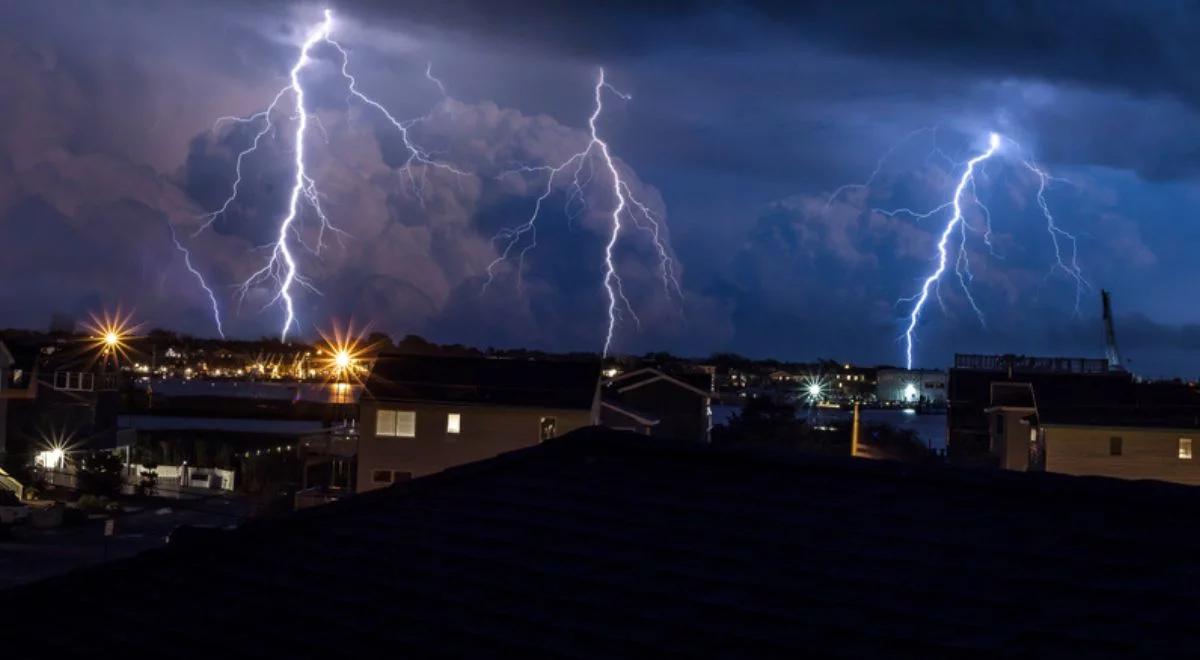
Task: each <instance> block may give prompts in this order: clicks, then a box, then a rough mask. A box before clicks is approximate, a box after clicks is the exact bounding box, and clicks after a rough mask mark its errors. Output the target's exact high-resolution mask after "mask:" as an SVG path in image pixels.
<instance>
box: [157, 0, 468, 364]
mask: <svg viewBox="0 0 1200 660" xmlns="http://www.w3.org/2000/svg"><path fill="white" fill-rule="evenodd" d="M332 33H333V12H331V11H330V10H325V12H324V20H323V21H322V22H321V23H320V24H319V25H317V26H316V27H314V28H313V29H311V30H310V31H309V32H308V33H307V35H306V37H305V40H304V42H303V43H302V44H301V46H300V52H299V55H298V56H297V58H296V60H295V62H294V63H293V65H292V67H291V69H290V70H289V72H288V84H287V85H286V86H285V87H283V88H282V89H280V90H279V91H278V92H277V93H276V94H275V95H274V97H273V98H272V99H271V102H270V103H269V104H268V105H267V107H266V108H265V109H264V110H261V111H259V112H256V113H254V114H251V115H249V116H246V117H222V118H220V119H218V120H217V122H216V124H215V125H214V129H216V128H219V127H220V125H221V124H223V123H227V122H229V123H237V124H248V125H253V126H257V127H258V128H257V130H256V132H255V133H254V137H253V139H252V141H251V143H250V145H249V146H248V147H246V148H245V149H243V150H242V151H240V152H239V153H238V155H237V158H236V161H235V165H234V175H235V177H234V182H233V185H232V187H231V190H230V193H229V195H228V196H227V197H226V198H225V200H224V202H223V203H222V204H221V205H220V206H219V207H218V208H216V209H215V210H213V211H212V212H210V213H207V214H205V215H204V216H203V219H204V222H203V224H202V225H201V226H200V228H199V229H198V230H197V232H196V234H199V233H200V232H203V231H204V230H206V229H208V228H209V227H211V226H212V224H213V223H214V222H215V221H216V220H217V218H219V217H221V216H222V215H224V214H226V213H228V212H229V210H230V208H231V206H232V205H233V204H234V203H235V201H236V200H237V198H238V194H239V190H240V187H241V183H242V166H243V164H244V163H245V160H246V159H247V158H248V157H250V156H251V155H252V154H254V153H255V152H256V151H257V150H258V148H259V146H260V145H261V143H262V140H263V138H264V137H266V136H267V135H269V134H270V133H271V132H272V131H274V130H275V129H276V127H277V123H276V115H277V114H278V113H279V112H280V111H281V106H282V104H283V102H284V100H285V99H287V98H290V99H291V100H292V115H291V119H292V120H293V121H294V122H295V126H294V128H295V130H294V133H293V137H292V160H293V163H292V166H293V173H292V181H291V186H290V188H289V191H288V197H287V206H286V209H287V210H286V213H285V214H284V216H283V217H282V218H281V219H280V220H279V224H278V227H277V230H276V232H275V238H274V241H273V242H272V243H270V244H269V245H267V246H266V249H267V250H268V254H269V257H268V258H267V260H266V263H265V264H263V265H262V266H261V267H260V268H258V269H257V270H255V271H254V272H253V273H251V274H250V276H249V277H248V278H246V280H244V281H243V282H242V283H241V284H239V285H238V286H237V291H238V294H239V299H244V298H245V296H246V295H247V293H248V292H249V291H250V289H251V288H253V287H256V286H259V285H262V284H264V283H266V282H272V283H273V289H274V292H275V293H274V296H273V297H272V298H271V300H270V301H269V302H268V303H267V304H268V305H272V304H275V303H281V304H282V307H283V310H284V320H283V325H282V327H281V329H280V337H281V338H282V339H284V340H286V339H287V335H288V333H289V332H290V331H291V330H292V329H293V328H294V327H298V325H297V324H298V322H297V319H296V301H295V296H296V292H295V287H296V286H300V287H304V288H307V289H309V290H310V291H313V292H314V293H318V294H319V293H320V292H319V291H318V290H317V289H316V287H315V286H313V284H312V283H311V282H310V281H309V279H308V278H306V277H305V276H304V275H302V274H301V273H300V271H299V264H298V262H297V258H298V255H297V254H296V253H295V251H294V248H293V245H292V241H295V243H296V244H298V245H299V246H300V247H303V248H305V249H306V250H308V251H310V252H312V253H314V254H316V255H318V256H319V255H320V254H321V251H322V250H323V249H324V248H325V236H326V233H327V232H329V233H333V234H335V235H336V236H337V237H338V239H339V240H340V239H342V238H343V237H346V236H348V234H346V232H344V231H342V230H341V229H339V228H338V227H337V226H336V225H334V224H333V223H332V222H331V221H330V219H329V217H328V216H327V215H326V214H325V210H324V208H323V207H322V204H321V199H322V195H321V192H320V190H319V189H318V188H317V183H316V181H315V179H314V178H313V177H312V175H310V174H309V171H308V163H307V161H306V156H307V143H306V138H307V134H308V128H309V124H310V122H311V123H312V124H314V125H316V126H317V127H318V128H321V129H322V131H324V129H323V127H321V125H320V121H319V120H318V119H317V116H316V115H315V114H313V113H312V110H311V109H310V108H309V107H308V106H307V105H306V97H305V89H304V84H303V81H302V80H301V74H302V73H303V72H304V71H305V69H306V68H307V67H309V65H311V64H312V63H313V62H314V61H315V58H314V55H313V51H314V49H316V48H318V46H320V45H322V44H324V45H327V46H330V47H332V48H334V49H336V50H337V52H338V54H339V56H340V58H341V65H340V68H339V72H340V73H341V76H342V78H343V79H344V80H345V81H346V82H347V85H348V92H349V94H348V98H350V99H355V100H357V101H360V102H362V103H363V104H365V105H367V106H369V107H371V108H373V109H374V110H376V111H378V112H379V113H380V114H382V115H383V117H384V118H385V119H387V121H388V122H389V123H390V124H391V125H392V126H393V127H394V128H395V129H396V130H397V131H398V132H399V134H400V137H401V139H402V141H403V144H404V146H405V148H406V149H407V150H408V152H409V158H408V160H407V161H406V162H405V163H404V165H403V166H402V167H401V168H400V170H401V172H402V173H404V175H406V176H407V178H408V180H409V181H410V182H411V184H412V186H413V188H414V190H415V191H416V192H417V194H418V195H422V194H423V188H424V184H425V180H426V172H427V170H428V169H429V168H436V169H441V170H445V171H447V172H451V173H454V174H458V175H463V174H466V173H465V172H463V171H462V170H459V169H458V168H455V167H453V166H451V165H447V164H445V163H441V162H439V161H437V160H435V159H434V158H433V157H432V156H430V154H429V153H428V152H426V151H424V150H423V149H421V148H420V147H418V146H417V145H416V144H415V143H414V142H413V140H412V139H411V135H410V129H411V128H412V126H413V125H414V124H415V123H417V122H419V121H421V120H422V119H424V118H418V119H414V120H406V121H405V120H400V119H397V118H396V117H395V116H394V115H392V113H391V112H390V111H388V109H387V108H386V107H384V106H383V105H382V104H381V103H379V102H378V101H376V100H375V99H373V98H371V97H369V96H367V95H366V94H365V93H363V92H362V91H360V90H359V88H358V81H357V80H356V79H355V77H354V76H353V75H352V74H351V73H350V70H349V66H350V55H349V52H348V51H347V50H346V49H345V48H344V47H343V46H342V45H341V44H340V43H338V42H337V41H335V40H334V39H333V38H332V36H331V35H332ZM425 75H426V77H427V78H428V79H429V80H430V81H432V82H434V83H435V84H436V85H437V87H438V89H439V90H441V91H442V92H443V93H444V92H445V86H444V85H442V83H441V81H440V80H438V79H437V78H435V77H434V76H433V69H432V64H430V65H429V66H428V67H427V68H426V71H425ZM418 166H420V167H421V170H420V173H419V174H418V173H416V172H414V169H415V168H416V167H418ZM306 209H307V210H308V211H309V212H310V213H311V214H312V215H313V216H315V219H316V221H317V223H318V225H317V236H316V242H315V244H309V243H307V242H305V240H304V238H303V237H302V235H301V233H300V225H301V224H302V222H303V212H304V211H305V210H306ZM175 243H176V247H177V248H178V249H180V250H181V251H183V252H184V254H185V260H186V261H187V265H188V269H189V270H190V271H192V273H193V274H194V275H195V276H196V277H197V279H198V280H199V281H200V282H201V286H202V287H203V288H204V289H205V291H206V292H207V293H209V297H210V299H211V300H212V301H213V314H214V320H215V322H216V324H217V327H218V331H222V329H221V318H220V310H219V308H218V305H217V304H216V296H215V295H213V293H212V289H211V287H209V286H208V284H207V283H206V282H204V278H203V276H202V275H201V274H200V273H199V271H198V270H197V269H195V268H193V267H192V265H191V263H190V258H189V255H188V253H187V251H186V249H185V248H184V247H183V246H182V245H181V244H180V243H179V241H178V240H176V241H175Z"/></svg>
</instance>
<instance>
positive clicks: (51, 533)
mask: <svg viewBox="0 0 1200 660" xmlns="http://www.w3.org/2000/svg"><path fill="white" fill-rule="evenodd" d="M249 508H250V507H249V505H248V504H247V503H246V502H245V501H244V500H241V499H238V498H235V497H231V496H226V495H220V496H206V497H203V498H196V499H173V500H169V501H165V500H164V501H162V502H160V503H157V504H152V505H149V506H146V507H145V508H142V509H141V510H139V511H136V512H128V513H122V514H120V515H119V516H118V517H117V518H116V525H115V530H114V535H113V536H111V537H109V538H108V539H107V542H106V539H105V536H104V521H103V520H88V521H87V522H86V523H84V524H81V525H70V526H63V527H58V528H54V529H33V528H32V527H30V526H28V525H22V526H19V527H17V528H15V529H14V530H13V533H12V535H11V536H10V537H8V538H0V590H3V589H5V588H7V587H12V586H16V585H18V584H24V583H27V582H33V581H35V580H40V579H43V578H46V577H50V576H52V575H57V574H59V573H65V572H67V571H70V570H73V569H75V568H79V567H82V566H87V565H91V564H98V563H102V562H104V561H106V560H113V559H120V558H123V557H131V556H133V555H136V554H139V553H141V552H145V551H146V550H150V549H152V548H158V547H161V546H163V545H165V543H166V537H167V535H168V534H169V533H170V532H171V530H174V529H175V528H176V527H179V526H180V525H200V526H217V527H224V526H227V525H231V524H237V523H240V522H241V521H242V520H244V519H245V516H246V514H247V513H248V511H249ZM106 544H107V549H106V547H105V546H106Z"/></svg>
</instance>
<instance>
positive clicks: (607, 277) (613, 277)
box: [483, 68, 683, 356]
mask: <svg viewBox="0 0 1200 660" xmlns="http://www.w3.org/2000/svg"><path fill="white" fill-rule="evenodd" d="M606 91H607V92H609V93H611V94H613V95H614V96H616V97H617V98H620V99H622V100H625V101H628V100H630V98H631V97H630V96H629V95H628V94H625V93H623V92H621V91H620V90H618V89H617V88H615V87H613V86H612V85H611V84H610V83H608V82H607V80H606V78H605V73H604V69H603V68H601V69H600V71H599V74H598V75H597V78H596V84H595V86H594V87H593V95H594V100H595V104H594V106H593V108H592V114H591V115H590V116H589V117H588V132H589V136H590V139H589V140H588V142H587V144H586V145H585V146H584V147H583V149H582V150H581V151H578V152H576V153H574V154H572V155H571V156H570V157H568V158H567V159H566V160H564V161H562V162H561V163H559V164H557V165H540V166H528V167H521V168H518V169H516V170H514V171H512V172H506V173H505V174H504V175H502V176H506V175H510V174H543V175H545V177H546V182H545V187H544V188H542V189H541V193H540V194H539V195H538V197H537V199H536V200H535V202H534V206H533V211H532V212H531V214H530V216H529V219H528V220H526V221H525V222H523V223H521V224H519V225H517V226H515V227H510V228H507V229H504V230H501V231H500V233H498V234H497V235H496V236H495V237H494V238H493V239H492V240H493V242H499V243H500V244H502V245H503V248H501V250H500V254H499V255H498V256H497V257H496V259H495V260H494V261H492V263H490V264H488V267H487V280H486V281H485V282H484V285H483V290H484V292H486V291H487V289H488V287H489V286H490V285H491V284H492V282H493V281H495V278H496V269H497V267H498V266H499V265H500V264H501V263H502V262H504V261H506V260H507V259H508V258H509V256H510V255H511V254H512V252H513V250H514V249H515V248H517V247H518V246H519V245H521V244H522V242H524V245H523V246H522V247H521V248H520V250H519V252H518V258H517V266H516V271H517V283H518V287H519V286H520V282H521V276H522V273H523V271H524V267H525V255H526V254H527V253H528V252H529V251H530V250H532V249H533V248H534V247H536V246H537V221H538V218H539V217H540V215H541V213H542V209H543V207H544V206H545V202H546V200H547V199H548V198H549V197H550V196H551V194H553V192H554V184H555V182H556V180H557V179H558V177H559V175H562V174H563V173H564V172H566V173H569V175H570V183H569V185H568V195H567V201H566V204H565V210H566V213H567V216H568V218H572V217H573V216H574V213H573V212H572V211H571V206H572V204H573V203H576V202H578V203H580V204H581V205H583V206H586V202H585V201H584V200H585V197H584V188H585V187H586V186H587V185H588V184H589V183H590V182H591V180H592V177H593V175H594V170H593V168H595V167H596V165H595V164H593V159H596V161H597V162H598V164H599V167H600V168H601V169H602V170H603V171H604V172H605V173H606V174H607V176H608V180H609V182H610V185H611V186H612V188H611V192H612V199H613V206H612V209H611V210H610V211H609V213H608V216H609V218H610V220H611V229H610V231H609V235H608V241H607V243H606V244H605V246H604V278H603V280H602V285H603V287H604V290H605V293H606V294H607V298H608V307H607V313H608V325H607V329H606V332H605V336H604V350H603V355H604V356H608V354H609V351H610V350H611V349H612V343H613V335H614V333H615V332H616V326H617V323H618V322H619V321H620V320H621V319H622V317H623V316H624V315H625V314H628V315H629V316H630V318H632V319H633V320H634V322H635V323H636V324H637V325H639V326H640V325H641V320H640V319H639V318H638V316H637V313H636V312H635V311H634V309H633V305H632V304H631V303H630V301H629V298H628V297H626V295H625V290H624V286H623V283H622V280H621V276H620V274H619V273H618V272H617V267H616V263H615V261H614V253H615V251H616V248H617V245H618V243H619V242H620V240H621V233H622V230H623V229H624V222H623V219H628V220H629V221H631V222H632V223H633V225H634V227H636V228H638V229H641V230H643V231H644V232H646V233H647V234H648V235H649V236H650V240H651V241H652V242H653V245H654V248H655V250H656V252H657V253H658V260H659V273H660V276H661V279H662V284H663V289H664V291H665V293H666V295H667V296H668V297H671V296H672V294H674V295H675V296H678V297H680V298H682V295H683V294H682V289H681V287H680V285H679V279H678V277H677V275H676V266H675V262H674V260H673V259H672V258H671V255H670V248H669V246H668V245H667V243H666V240H665V238H664V236H663V220H662V218H660V217H658V216H657V214H655V213H654V212H653V211H651V210H650V208H649V207H648V206H647V205H646V204H644V203H642V202H641V201H639V200H638V199H637V198H636V197H635V196H634V195H633V191H632V190H631V188H630V186H629V183H628V181H627V180H626V178H625V177H624V176H623V175H622V174H621V172H620V169H619V168H618V167H617V164H616V161H615V159H614V158H613V156H612V153H611V151H610V150H609V146H608V143H607V142H606V141H605V140H603V139H602V138H601V137H600V132H599V128H598V127H597V122H598V121H599V119H600V116H601V114H603V112H604V94H605V92H606Z"/></svg>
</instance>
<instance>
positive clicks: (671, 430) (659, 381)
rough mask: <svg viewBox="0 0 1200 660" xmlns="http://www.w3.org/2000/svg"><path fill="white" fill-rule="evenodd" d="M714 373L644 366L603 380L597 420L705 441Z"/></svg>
mask: <svg viewBox="0 0 1200 660" xmlns="http://www.w3.org/2000/svg"><path fill="white" fill-rule="evenodd" d="M715 396H716V393H715V392H714V391H713V375H712V374H711V373H692V374H668V373H666V372H663V371H660V370H659V369H656V368H653V367H646V368H643V369H638V370H637V371H631V372H629V373H625V374H621V375H619V376H616V377H614V378H611V379H608V380H606V381H604V386H603V388H602V396H601V401H600V423H601V424H602V425H603V426H607V427H609V428H613V429H620V430H628V431H635V432H638V433H641V434H643V435H656V436H661V437H666V438H678V439H680V440H692V441H695V442H708V440H709V433H710V432H711V430H712V408H711V405H710V404H711V402H712V399H713V398H714V397H715Z"/></svg>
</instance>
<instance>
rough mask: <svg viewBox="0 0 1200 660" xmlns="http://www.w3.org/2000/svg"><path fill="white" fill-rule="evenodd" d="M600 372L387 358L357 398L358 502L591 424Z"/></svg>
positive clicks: (589, 367)
mask: <svg viewBox="0 0 1200 660" xmlns="http://www.w3.org/2000/svg"><path fill="white" fill-rule="evenodd" d="M599 382H600V365H599V363H597V362H582V363H581V362H556V361H537V360H520V359H492V358H460V357H433V356H416V355H405V356H392V357H384V358H380V360H379V361H378V362H377V363H376V365H375V369H374V371H373V373H372V375H371V381H370V382H369V383H368V387H367V391H368V393H367V394H365V395H364V396H363V398H362V403H361V408H360V410H361V412H360V424H359V447H358V452H357V454H358V459H357V460H358V467H357V470H358V478H357V489H358V491H359V492H364V491H368V490H373V489H376V488H383V487H386V486H389V485H391V484H393V483H396V482H397V481H404V480H407V479H412V478H414V477H419V476H423V475H427V474H432V473H434V472H440V471H442V470H445V469H447V468H450V467H454V466H457V465H462V464H465V463H472V462H475V461H479V460H483V459H486V458H491V457H493V456H496V455H498V454H502V453H504V452H508V451H512V450H514V449H521V448H524V447H529V446H532V445H536V444H538V443H540V442H543V441H545V440H549V439H551V438H554V437H556V436H559V435H562V434H564V433H567V432H569V431H572V430H575V429H578V428H582V427H585V426H590V425H593V424H596V423H597V420H598V418H599V405H600V404H599Z"/></svg>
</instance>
